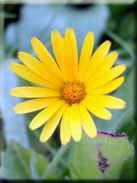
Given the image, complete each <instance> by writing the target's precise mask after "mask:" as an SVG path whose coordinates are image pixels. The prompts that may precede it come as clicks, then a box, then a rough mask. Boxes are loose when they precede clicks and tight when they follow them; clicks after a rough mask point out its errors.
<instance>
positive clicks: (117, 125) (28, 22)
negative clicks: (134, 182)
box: [0, 4, 135, 179]
mask: <svg viewBox="0 0 137 183" xmlns="http://www.w3.org/2000/svg"><path fill="white" fill-rule="evenodd" d="M134 6H135V4H133V5H129V4H127V5H126V4H98V5H96V4H85V5H84V4H58V5H56V4H52V5H50V4H37V5H36V4H13V5H12V4H10V5H8V4H5V5H4V7H3V8H4V9H3V11H4V16H3V14H2V9H1V12H0V21H1V23H2V22H4V28H3V29H4V30H3V31H2V27H1V31H0V33H1V36H2V34H3V37H1V38H3V39H4V44H2V45H1V47H2V48H3V49H4V57H2V52H0V53H1V59H0V138H1V140H0V151H1V154H0V159H1V160H2V161H0V165H1V166H0V177H2V178H6V179H27V178H33V179H42V178H45V179H46V178H48V179H98V178H112V179H119V178H125V179H126V178H128V179H132V178H134V166H133V162H134V157H133V156H132V158H130V161H127V162H124V163H123V162H122V163H121V164H119V165H117V166H118V167H119V169H118V171H116V172H117V173H114V172H115V169H116V165H115V166H114V167H112V169H111V170H110V172H111V173H108V174H107V173H106V175H104V174H103V173H100V172H99V170H98V168H97V167H96V166H95V164H94V163H95V162H94V161H95V158H94V157H92V156H93V154H94V152H93V148H92V145H93V144H92V145H91V142H89V139H86V140H85V141H84V142H83V141H82V142H80V144H79V145H78V146H79V147H78V146H77V145H75V143H73V142H72V143H71V148H70V147H69V148H68V149H67V150H66V149H65V148H64V149H63V148H62V149H59V148H60V145H61V144H60V140H59V128H58V129H57V130H56V132H55V133H54V135H53V136H52V138H51V139H50V140H49V141H48V142H47V143H45V144H41V143H40V142H39V134H40V131H41V129H38V130H36V131H35V132H31V131H30V130H29V129H28V124H29V122H30V121H31V119H32V118H33V116H34V115H35V113H32V114H27V115H16V114H14V113H13V112H12V107H13V106H14V105H15V104H16V103H17V102H19V101H20V99H17V98H14V97H11V96H9V90H10V89H11V88H13V87H15V86H19V85H22V86H23V85H26V84H27V85H31V84H30V83H28V82H27V81H24V80H22V79H20V78H19V77H17V76H16V75H15V74H14V73H11V72H10V71H9V69H8V67H9V64H10V63H13V62H15V61H17V62H18V59H17V52H18V51H19V50H22V51H27V52H29V53H31V54H33V50H32V47H31V42H30V40H31V37H32V36H37V37H38V38H39V39H40V40H41V41H42V42H44V43H45V45H46V46H47V48H48V49H49V50H50V52H51V54H52V55H53V52H52V49H51V44H50V33H51V31H52V30H53V29H57V30H58V31H60V32H61V33H62V34H63V33H64V30H65V29H66V28H67V27H72V28H73V29H74V30H75V32H76V36H77V42H78V49H79V52H80V50H81V46H82V42H83V40H84V36H85V35H86V33H87V32H89V31H92V32H94V34H95V48H97V47H98V46H99V45H100V44H101V43H102V42H103V41H105V40H107V39H109V40H111V41H112V47H111V51H113V50H116V51H118V52H119V58H118V61H117V63H116V64H123V63H124V64H126V65H127V70H126V72H125V77H126V82H125V83H124V85H123V86H122V87H120V89H118V90H117V91H115V92H114V93H113V95H114V96H117V97H119V98H122V99H124V100H125V101H126V102H127V106H126V108H125V109H124V110H115V111H112V113H113V118H112V120H110V121H109V122H106V121H103V120H99V119H97V118H94V121H95V123H96V126H97V129H98V130H99V131H107V132H113V133H120V134H121V133H122V134H127V135H128V139H129V141H128V143H129V144H132V145H134V141H135V121H134V116H133V113H134V100H135V99H134V66H135V65H134V62H135V52H134V49H135V41H134V39H135V16H134ZM1 25H2V24H1ZM1 42H2V39H1ZM85 138H87V137H85ZM110 143H111V142H110ZM83 144H84V145H83ZM112 144H113V143H112ZM106 148H108V147H107V146H106ZM109 148H111V147H110V146H109ZM116 148H118V146H115V150H114V151H116V153H117V149H116ZM123 151H124V152H125V150H123ZM76 152H77V153H76ZM56 154H58V156H57V157H60V159H57V158H56V159H55V158H54V157H56ZM85 157H86V159H85ZM111 158H112V157H111ZM122 158H123V156H122V153H121V156H120V155H119V160H120V161H122V160H121V159H122ZM93 159H94V160H93ZM114 159H115V157H113V161H115V160H114ZM52 160H54V161H52ZM57 160H58V161H57ZM81 160H84V161H82V162H81ZM123 160H124V158H123ZM66 162H67V163H66ZM80 162H81V163H80ZM68 165H69V166H68ZM127 165H128V166H127ZM46 170H47V171H46ZM45 172H46V173H45ZM47 172H48V173H47ZM123 175H124V177H123Z"/></svg>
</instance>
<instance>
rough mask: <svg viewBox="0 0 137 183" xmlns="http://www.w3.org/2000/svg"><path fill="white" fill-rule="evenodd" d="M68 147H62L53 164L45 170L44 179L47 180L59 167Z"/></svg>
mask: <svg viewBox="0 0 137 183" xmlns="http://www.w3.org/2000/svg"><path fill="white" fill-rule="evenodd" d="M68 146H69V145H67V146H61V147H60V149H59V150H58V152H57V153H56V155H55V157H54V158H53V160H52V161H51V163H50V164H49V165H48V168H47V169H46V170H45V172H44V173H43V175H42V178H44V179H47V178H48V177H49V175H50V174H51V173H52V171H53V169H54V168H55V167H56V166H57V164H58V163H59V161H60V160H61V158H62V156H63V155H64V154H65V152H66V150H67V149H68Z"/></svg>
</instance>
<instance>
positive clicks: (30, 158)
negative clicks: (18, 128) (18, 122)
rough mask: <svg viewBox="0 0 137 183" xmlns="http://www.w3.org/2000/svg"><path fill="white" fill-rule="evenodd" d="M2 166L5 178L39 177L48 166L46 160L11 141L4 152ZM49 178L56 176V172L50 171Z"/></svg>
mask: <svg viewBox="0 0 137 183" xmlns="http://www.w3.org/2000/svg"><path fill="white" fill-rule="evenodd" d="M2 167H3V177H4V178H6V179H41V177H42V175H43V173H44V171H45V169H47V167H48V160H47V159H45V157H44V156H43V155H40V154H38V153H36V152H34V151H33V150H32V149H25V148H23V147H22V146H21V145H20V144H17V143H15V142H14V141H12V142H10V143H9V144H8V147H7V149H6V151H5V153H4V157H3V159H2ZM49 178H56V174H55V173H54V172H53V171H52V172H51V174H50V175H49Z"/></svg>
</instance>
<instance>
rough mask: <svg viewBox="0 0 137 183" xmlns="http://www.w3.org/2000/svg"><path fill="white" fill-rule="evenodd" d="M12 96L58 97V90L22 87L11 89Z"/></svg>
mask: <svg viewBox="0 0 137 183" xmlns="http://www.w3.org/2000/svg"><path fill="white" fill-rule="evenodd" d="M10 95H12V96H16V97H22V98H41V97H58V96H60V93H59V92H58V91H56V90H52V89H48V88H40V87H31V86H22V87H16V88H13V89H11V91H10Z"/></svg>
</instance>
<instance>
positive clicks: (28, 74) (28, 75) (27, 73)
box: [10, 63, 54, 88]
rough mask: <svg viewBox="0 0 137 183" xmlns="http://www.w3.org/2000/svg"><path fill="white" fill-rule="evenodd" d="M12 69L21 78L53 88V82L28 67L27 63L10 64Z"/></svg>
mask: <svg viewBox="0 0 137 183" xmlns="http://www.w3.org/2000/svg"><path fill="white" fill-rule="evenodd" d="M10 70H11V71H12V72H14V73H16V74H17V75H18V76H20V77H21V78H23V79H25V80H27V81H29V82H32V83H34V84H37V85H40V86H44V87H46V86H47V87H49V88H53V87H54V86H53V85H52V84H49V83H48V82H47V81H45V80H44V79H42V78H41V77H40V76H39V75H37V74H36V73H35V72H33V71H31V70H30V69H28V68H27V67H26V66H25V65H22V64H16V63H13V64H10Z"/></svg>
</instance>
